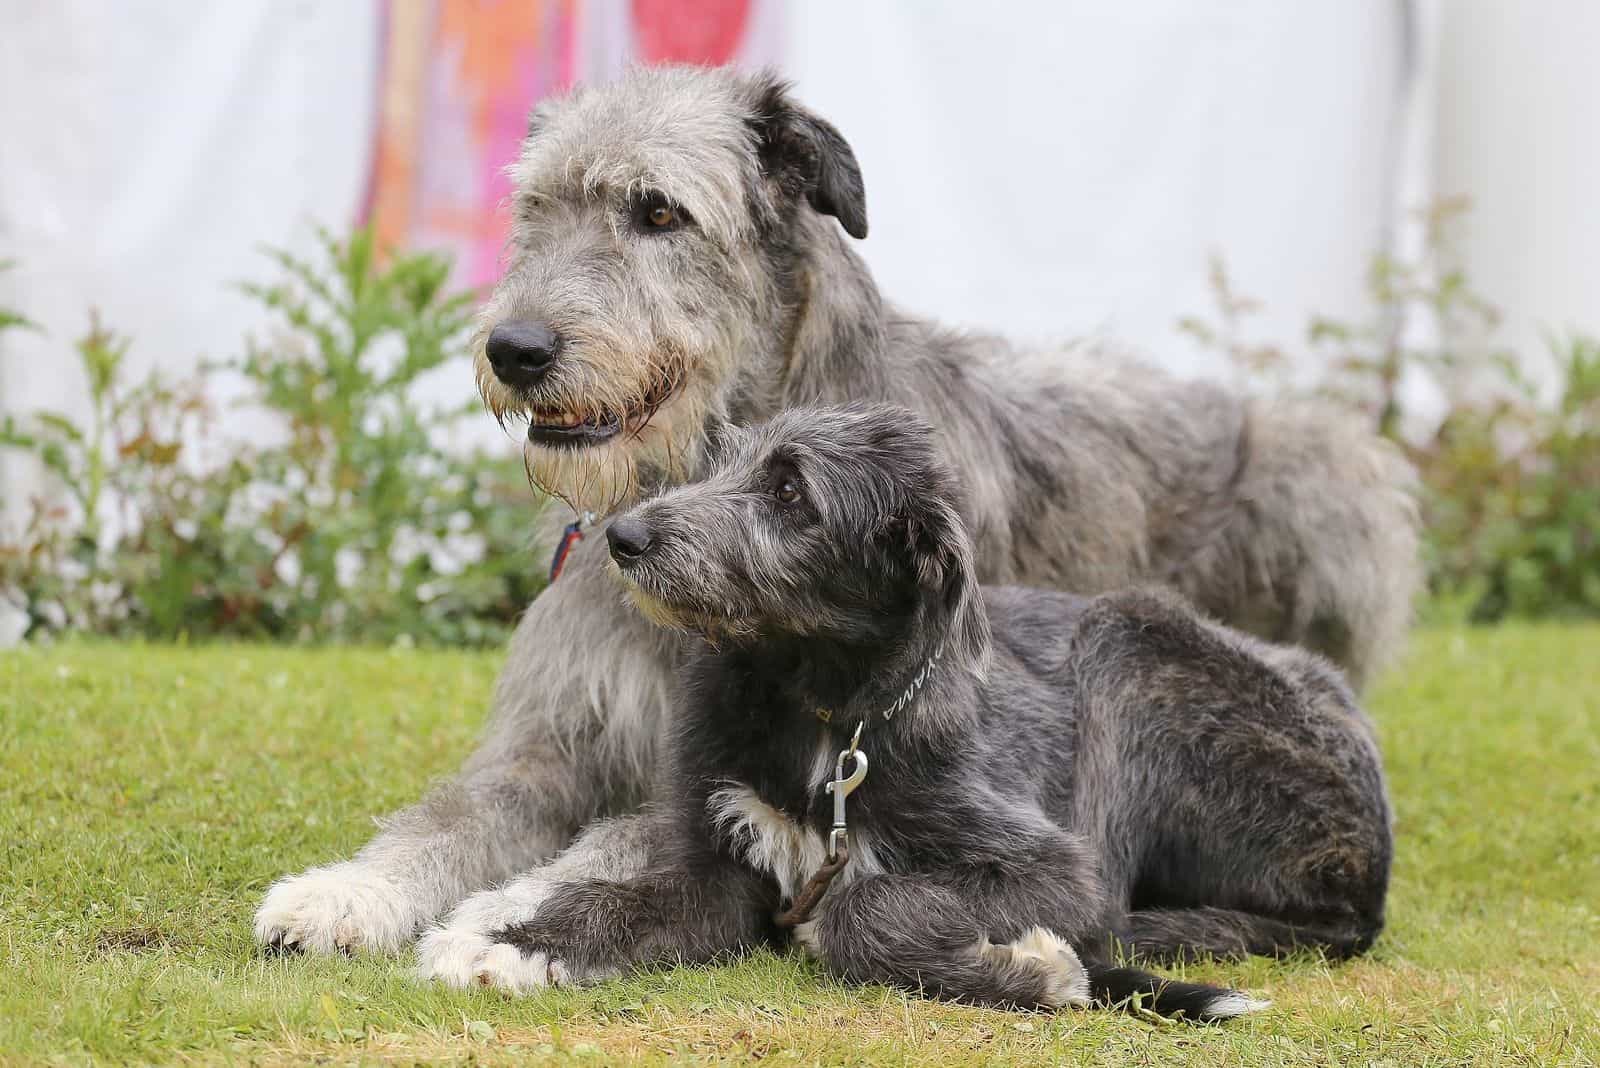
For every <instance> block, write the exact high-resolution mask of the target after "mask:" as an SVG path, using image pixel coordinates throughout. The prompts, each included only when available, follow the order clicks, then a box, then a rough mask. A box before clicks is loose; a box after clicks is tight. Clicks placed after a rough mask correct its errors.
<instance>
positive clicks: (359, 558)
mask: <svg viewBox="0 0 1600 1068" xmlns="http://www.w3.org/2000/svg"><path fill="white" fill-rule="evenodd" d="M365 563H366V557H364V556H363V555H362V554H361V550H360V549H352V548H350V547H349V546H348V545H347V546H345V547H344V548H342V549H340V550H339V551H338V552H336V553H334V554H333V575H334V579H335V580H336V581H337V582H338V583H339V588H340V589H344V590H348V589H349V588H350V587H351V586H354V585H355V584H356V579H358V578H360V577H361V568H362V565H363V564H365ZM340 607H341V606H339V605H334V608H336V609H338V608H340Z"/></svg>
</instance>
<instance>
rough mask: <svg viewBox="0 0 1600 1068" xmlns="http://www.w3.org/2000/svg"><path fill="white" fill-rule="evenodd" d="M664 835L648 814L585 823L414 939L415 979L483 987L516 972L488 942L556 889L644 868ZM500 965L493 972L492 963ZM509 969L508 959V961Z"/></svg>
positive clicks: (659, 822)
mask: <svg viewBox="0 0 1600 1068" xmlns="http://www.w3.org/2000/svg"><path fill="white" fill-rule="evenodd" d="M669 834H670V829H669V828H666V827H665V826H664V825H663V823H662V820H661V819H660V818H659V817H658V816H657V815H656V814H655V813H652V812H648V811H647V812H642V813H638V814H636V815H629V816H618V817H616V818H614V819H609V820H602V821H600V822H598V823H595V824H592V825H591V826H590V827H589V829H588V830H587V831H585V832H584V833H583V834H582V835H580V836H579V838H578V840H577V841H576V842H573V843H572V845H570V846H568V847H567V848H566V850H564V851H563V852H562V853H561V855H560V856H558V857H556V858H555V859H554V860H552V861H550V863H548V864H545V865H542V866H541V867H538V868H535V869H533V870H532V871H530V872H527V873H526V874H523V875H519V876H518V877H517V878H515V879H512V880H511V881H510V882H508V883H506V884H504V885H502V886H497V887H495V888H493V889H490V890H480V891H478V892H477V893H476V894H473V895H472V896H471V897H469V898H467V899H466V900H465V901H463V902H461V904H459V905H457V906H456V907H455V908H454V909H453V910H452V911H451V913H450V915H449V916H447V917H446V918H445V920H444V922H443V923H441V924H440V925H439V926H437V927H435V928H433V929H432V930H430V931H428V932H426V933H425V934H423V936H422V938H421V939H420V940H418V942H417V974H418V975H419V976H420V977H421V978H423V979H438V980H441V981H443V982H445V983H448V984H450V985H451V986H456V987H463V988H465V987H470V986H478V985H489V984H492V983H493V982H494V981H495V977H496V976H497V975H504V976H509V975H512V974H515V973H517V972H519V971H520V970H521V967H520V965H519V966H517V967H507V966H506V959H507V958H506V957H505V952H504V949H503V948H502V949H498V950H497V949H496V946H497V945H501V944H500V943H497V942H496V941H495V939H496V937H497V935H498V934H499V933H500V932H501V931H504V930H506V929H507V928H510V927H515V926H516V925H518V924H521V923H524V922H526V921H528V920H531V919H533V918H534V916H535V915H537V914H538V912H539V909H540V908H541V907H542V906H543V905H544V904H545V902H546V901H547V900H549V898H550V896H551V895H552V894H553V893H554V892H555V891H556V890H557V889H558V888H559V887H561V886H563V885H566V884H570V883H580V882H598V881H605V882H621V881H625V880H628V879H632V878H634V877H635V876H638V875H640V874H642V873H643V872H644V871H645V870H646V869H647V868H649V866H650V853H651V847H652V845H656V846H659V845H660V843H661V841H662V839H663V837H664V836H666V835H669ZM495 959H499V960H500V965H499V966H498V967H496V966H494V965H493V964H492V963H491V962H492V961H493V960H495ZM511 961H512V963H513V964H515V963H516V961H515V958H511Z"/></svg>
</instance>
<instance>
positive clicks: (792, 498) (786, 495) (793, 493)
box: [772, 478, 800, 504]
mask: <svg viewBox="0 0 1600 1068" xmlns="http://www.w3.org/2000/svg"><path fill="white" fill-rule="evenodd" d="M772 496H773V497H775V498H777V501H778V503H779V504H796V503H798V502H799V500H800V487H798V486H796V485H795V484H794V480H793V479H787V478H786V479H784V480H783V481H782V482H780V483H778V488H777V489H775V490H773V491H772Z"/></svg>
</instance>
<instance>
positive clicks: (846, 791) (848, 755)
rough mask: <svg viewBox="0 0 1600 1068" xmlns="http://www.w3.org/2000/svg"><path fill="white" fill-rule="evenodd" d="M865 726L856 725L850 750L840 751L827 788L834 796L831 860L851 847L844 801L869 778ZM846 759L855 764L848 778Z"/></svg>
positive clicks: (829, 840) (830, 836) (829, 855)
mask: <svg viewBox="0 0 1600 1068" xmlns="http://www.w3.org/2000/svg"><path fill="white" fill-rule="evenodd" d="M865 725H866V721H865V720H863V721H862V722H861V723H858V724H856V732H855V734H853V735H852V736H851V738H850V748H849V749H841V750H839V759H838V760H836V761H834V762H833V780H832V781H831V782H829V783H828V785H827V787H826V789H827V791H828V793H830V794H832V795H833V831H832V832H831V833H830V834H829V835H828V859H829V860H832V859H834V858H835V857H837V856H838V855H839V847H840V846H843V847H845V848H846V849H848V848H849V846H850V832H849V830H848V829H847V828H846V826H845V815H844V799H845V798H847V797H849V796H850V795H851V794H852V793H853V792H855V788H856V787H858V786H860V785H861V782H862V780H863V779H865V778H866V777H867V754H866V753H864V752H863V751H862V749H861V728H862V727H863V726H865ZM846 759H850V760H853V761H854V762H855V763H854V765H853V766H852V767H851V770H850V775H849V777H848V778H846V777H845V773H844V762H845V760H846Z"/></svg>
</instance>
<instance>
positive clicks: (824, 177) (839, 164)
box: [750, 74, 867, 239]
mask: <svg viewBox="0 0 1600 1068" xmlns="http://www.w3.org/2000/svg"><path fill="white" fill-rule="evenodd" d="M757 84H758V86H759V94H758V96H757V99H756V105H755V113H754V114H753V115H752V116H751V118H750V126H751V128H752V129H753V130H754V131H755V133H756V144H757V150H758V151H759V152H760V154H761V166H762V169H763V170H765V171H766V173H767V174H769V175H771V176H772V177H775V178H777V179H778V180H779V182H780V183H782V184H783V185H784V187H785V188H786V189H789V190H791V191H792V192H794V193H803V194H805V198H806V200H808V201H809V202H810V204H811V206H812V207H813V208H815V209H816V210H817V211H820V212H821V213H822V214H824V215H832V216H833V217H834V218H836V219H838V220H839V224H840V225H841V226H843V227H844V232H845V233H847V234H849V235H850V236H851V237H854V238H858V239H859V238H863V237H866V236H867V191H866V187H865V186H864V185H863V184H862V182H861V166H860V164H858V163H857V162H856V154H855V153H854V152H853V151H851V149H850V144H849V142H847V141H846V140H845V139H844V135H843V134H841V133H839V131H838V129H837V128H835V127H834V125H833V124H832V123H830V122H828V121H827V120H826V119H823V118H821V117H820V116H817V115H813V114H812V113H811V112H809V111H807V110H806V109H805V108H803V107H801V106H800V105H798V104H796V103H795V102H794V101H793V100H791V99H790V97H789V86H788V85H787V84H786V83H784V82H782V81H780V80H779V79H777V78H775V77H773V76H772V75H770V74H769V75H765V76H763V77H762V78H761V79H759V80H758V82H757Z"/></svg>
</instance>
